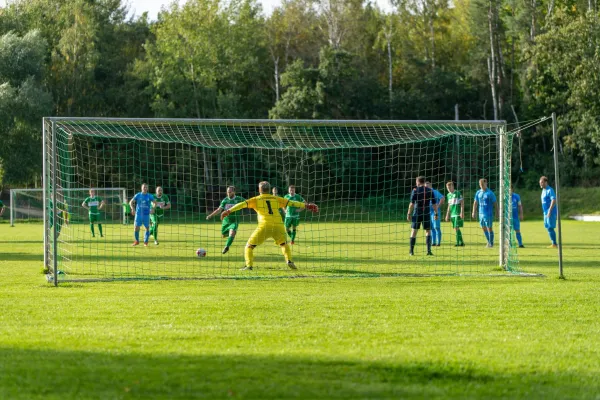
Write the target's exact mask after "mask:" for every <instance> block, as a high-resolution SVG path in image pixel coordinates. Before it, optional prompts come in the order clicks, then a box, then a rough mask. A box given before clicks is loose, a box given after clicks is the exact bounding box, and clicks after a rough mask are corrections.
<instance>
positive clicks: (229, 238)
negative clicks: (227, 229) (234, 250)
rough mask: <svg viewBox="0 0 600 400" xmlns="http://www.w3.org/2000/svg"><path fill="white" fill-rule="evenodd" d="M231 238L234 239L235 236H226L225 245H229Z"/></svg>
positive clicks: (231, 241)
mask: <svg viewBox="0 0 600 400" xmlns="http://www.w3.org/2000/svg"><path fill="white" fill-rule="evenodd" d="M233 239H235V236H229V237H228V238H227V242H226V243H225V247H229V246H231V243H233Z"/></svg>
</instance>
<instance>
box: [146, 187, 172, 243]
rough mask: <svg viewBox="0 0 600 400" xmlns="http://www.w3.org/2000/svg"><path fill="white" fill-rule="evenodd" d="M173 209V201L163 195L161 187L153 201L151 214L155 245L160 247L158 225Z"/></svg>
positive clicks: (157, 189)
mask: <svg viewBox="0 0 600 400" xmlns="http://www.w3.org/2000/svg"><path fill="white" fill-rule="evenodd" d="M170 208H171V201H170V200H169V196H167V195H166V194H164V193H163V188H162V187H161V186H157V187H156V194H155V195H154V200H153V201H152V209H153V210H154V212H153V213H150V234H151V235H152V236H154V244H155V245H157V246H158V225H159V224H160V220H161V219H162V217H164V215H165V210H168V209H170Z"/></svg>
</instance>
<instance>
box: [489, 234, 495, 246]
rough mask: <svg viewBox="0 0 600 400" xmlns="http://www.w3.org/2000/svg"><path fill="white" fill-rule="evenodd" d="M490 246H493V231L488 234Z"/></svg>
mask: <svg viewBox="0 0 600 400" xmlns="http://www.w3.org/2000/svg"><path fill="white" fill-rule="evenodd" d="M490 244H491V245H492V246H493V245H494V231H491V232H490Z"/></svg>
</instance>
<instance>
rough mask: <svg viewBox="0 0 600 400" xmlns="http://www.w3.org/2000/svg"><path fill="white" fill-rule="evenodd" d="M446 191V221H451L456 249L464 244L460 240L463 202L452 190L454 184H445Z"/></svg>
mask: <svg viewBox="0 0 600 400" xmlns="http://www.w3.org/2000/svg"><path fill="white" fill-rule="evenodd" d="M446 189H448V194H447V195H446V200H447V203H448V211H446V221H450V220H451V221H452V228H454V230H455V231H456V245H455V246H456V247H458V246H464V245H465V242H464V241H463V238H462V232H461V231H460V228H462V227H463V225H464V222H463V221H464V218H465V200H464V199H463V197H462V194H461V193H460V192H459V191H458V190H455V189H454V182H452V181H450V182H448V183H446Z"/></svg>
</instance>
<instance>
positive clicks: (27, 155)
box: [0, 31, 52, 185]
mask: <svg viewBox="0 0 600 400" xmlns="http://www.w3.org/2000/svg"><path fill="white" fill-rule="evenodd" d="M45 55H46V41H45V40H44V39H43V38H42V37H41V34H40V32H39V31H32V32H29V33H27V34H26V35H25V36H22V37H21V36H18V35H16V34H15V33H7V34H5V35H3V36H2V37H0V82H1V83H0V129H1V130H2V132H4V134H3V136H2V140H0V171H1V174H2V175H1V176H0V184H2V185H4V184H28V183H31V182H35V181H36V180H37V178H38V177H39V173H40V172H41V164H42V159H41V156H40V153H41V148H42V143H41V132H40V120H41V118H42V117H43V116H44V115H46V114H48V113H49V111H50V109H51V104H52V101H51V97H50V95H49V94H48V93H47V92H46V91H45V90H44V89H43V85H42V83H41V80H42V77H43V71H44V58H45Z"/></svg>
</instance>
